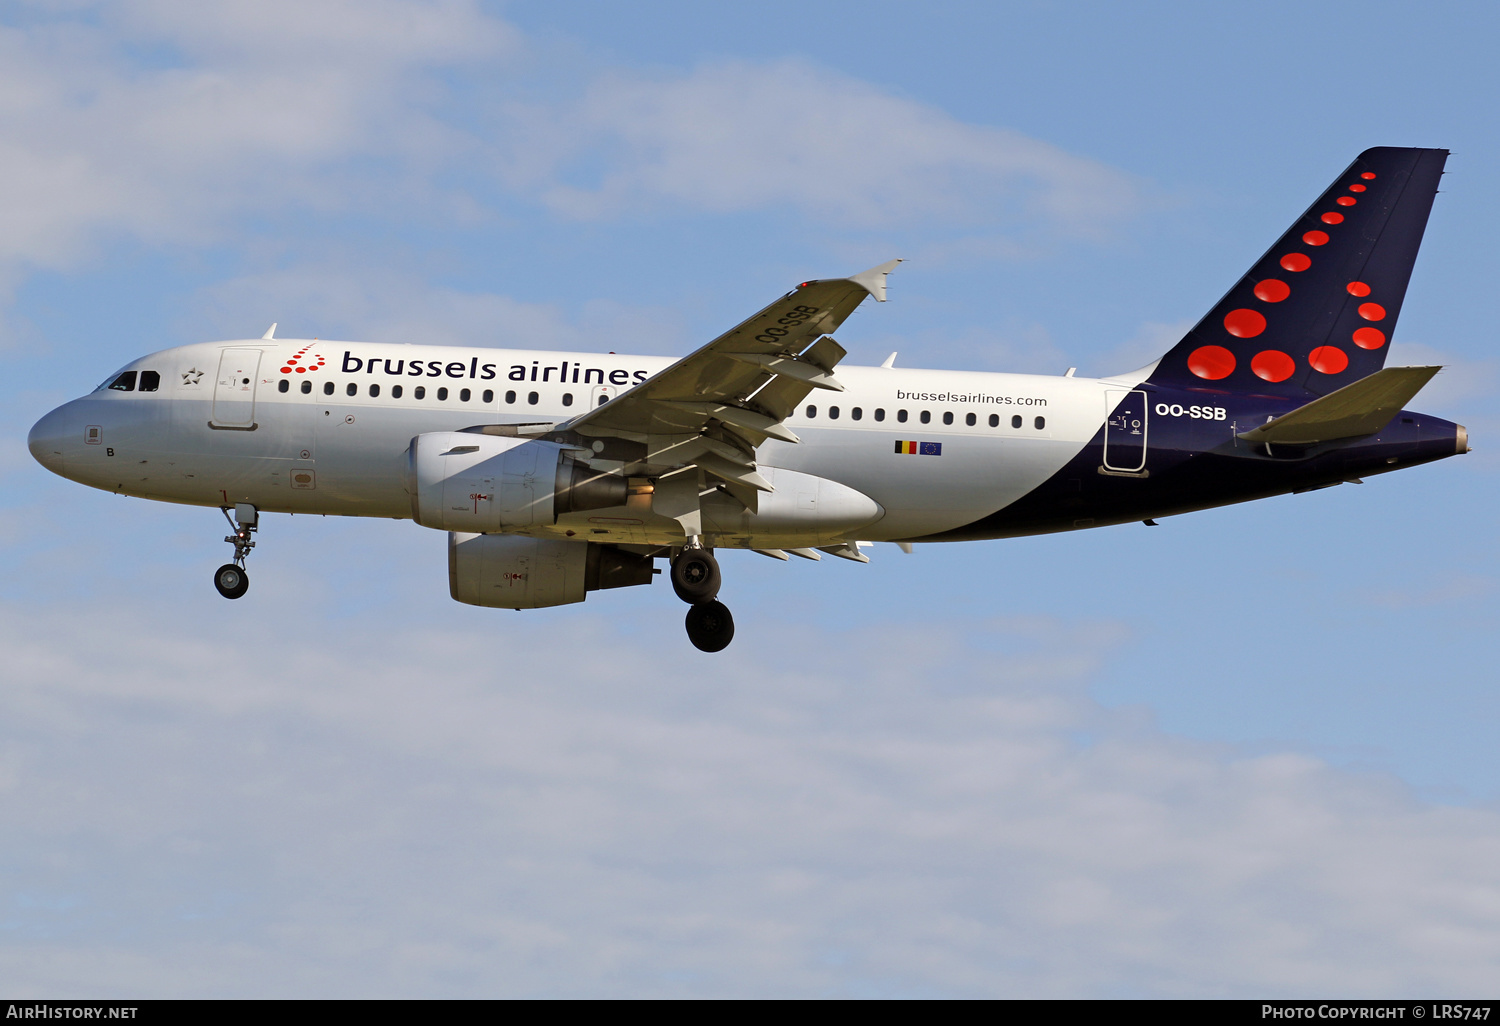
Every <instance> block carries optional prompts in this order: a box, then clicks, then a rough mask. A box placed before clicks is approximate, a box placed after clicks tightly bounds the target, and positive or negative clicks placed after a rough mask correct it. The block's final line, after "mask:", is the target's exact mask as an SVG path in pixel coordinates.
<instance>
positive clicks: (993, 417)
mask: <svg viewBox="0 0 1500 1026" xmlns="http://www.w3.org/2000/svg"><path fill="white" fill-rule="evenodd" d="M999 426H1000V414H998V413H992V414H990V427H999Z"/></svg>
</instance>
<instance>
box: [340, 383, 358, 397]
mask: <svg viewBox="0 0 1500 1026" xmlns="http://www.w3.org/2000/svg"><path fill="white" fill-rule="evenodd" d="M344 394H345V395H359V386H358V385H356V384H355V383H354V382H352V381H351V382H349V384H347V385H345V386H344Z"/></svg>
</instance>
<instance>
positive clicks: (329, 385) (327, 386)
mask: <svg viewBox="0 0 1500 1026" xmlns="http://www.w3.org/2000/svg"><path fill="white" fill-rule="evenodd" d="M323 394H324V395H333V382H332V381H325V382H323Z"/></svg>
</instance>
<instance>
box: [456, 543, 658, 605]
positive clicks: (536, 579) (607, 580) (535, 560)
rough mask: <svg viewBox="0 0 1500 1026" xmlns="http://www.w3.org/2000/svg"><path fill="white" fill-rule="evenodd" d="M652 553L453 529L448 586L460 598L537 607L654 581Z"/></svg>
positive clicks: (481, 602) (480, 602)
mask: <svg viewBox="0 0 1500 1026" xmlns="http://www.w3.org/2000/svg"><path fill="white" fill-rule="evenodd" d="M654 574H655V569H654V568H653V567H652V565H651V557H650V556H643V555H638V554H637V553H634V552H627V551H625V550H624V549H620V548H617V547H615V546H613V545H596V544H594V543H593V542H582V541H562V540H561V539H556V538H527V537H524V536H521V535H514V534H467V533H460V532H452V533H450V534H449V535H448V591H449V593H450V594H451V595H452V596H453V597H454V598H455V599H457V600H458V601H459V602H466V603H468V604H469V605H471V606H496V607H499V608H501V609H538V608H541V607H543V606H562V605H567V604H568V603H570V602H582V601H583V600H584V597H585V596H586V594H587V593H588V592H591V591H599V590H601V589H605V588H628V587H631V586H633V585H639V584H650V583H651V580H652V577H653V575H654Z"/></svg>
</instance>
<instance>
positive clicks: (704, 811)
mask: <svg viewBox="0 0 1500 1026" xmlns="http://www.w3.org/2000/svg"><path fill="white" fill-rule="evenodd" d="M818 570H819V568H813V569H812V570H809V571H807V572H809V573H814V572H818ZM278 573H285V571H278ZM304 573H305V575H306V576H305V580H303V581H301V582H300V583H301V586H299V582H298V581H297V580H295V579H285V580H282V581H280V582H277V581H274V580H272V581H270V582H267V581H261V582H260V583H259V585H258V586H260V587H263V588H264V587H271V588H276V589H277V590H278V591H279V592H280V593H282V594H286V595H291V596H295V597H294V598H292V599H291V600H290V601H287V602H284V603H269V602H264V601H262V602H259V603H258V604H249V603H247V604H246V605H244V606H242V607H240V608H234V609H227V608H225V606H227V604H211V605H207V606H204V607H203V608H201V609H191V610H189V609H177V608H173V609H170V610H169V609H167V608H165V607H163V608H154V607H153V608H148V607H147V604H145V603H141V602H137V603H135V604H134V606H133V607H125V606H121V605H119V604H117V603H109V604H94V603H89V604H84V605H82V606H78V605H75V606H74V608H72V609H70V610H69V611H68V613H67V614H66V615H63V614H59V613H53V612H36V611H34V610H28V609H23V608H19V607H17V606H14V605H12V606H10V607H8V608H7V609H6V610H5V615H4V617H3V618H0V644H3V645H4V648H5V651H6V653H7V667H6V671H5V681H6V684H5V687H4V689H3V690H0V736H3V738H4V746H3V751H4V753H5V754H4V758H3V760H0V815H3V818H4V822H5V823H6V824H7V828H6V831H5V835H6V840H5V854H6V860H7V867H8V872H7V880H8V888H9V889H8V893H7V895H6V899H5V900H6V902H7V904H6V905H5V906H3V910H0V920H3V921H4V922H5V925H6V930H5V931H3V932H0V966H3V976H4V977H5V978H6V979H7V980H8V981H10V982H11V984H12V987H13V989H17V990H26V991H36V992H46V993H53V994H64V995H67V994H78V993H84V992H98V991H100V990H108V991H110V992H112V993H120V994H133V993H149V994H155V995H163V996H171V995H206V994H324V995H351V994H360V995H371V996H374V995H486V994H488V995H520V994H554V995H562V994H569V995H602V994H636V995H656V994H679V995H692V994H699V995H732V994H740V995H838V994H976V995H1069V996H1091V995H1111V994H1120V993H1134V994H1148V995H1164V996H1196V995H1210V996H1214V995H1226V994H1236V995H1244V994H1257V995H1260V994H1268V993H1269V994H1279V995H1309V994H1325V993H1329V992H1334V993H1341V994H1349V995H1398V994H1410V993H1417V992H1423V993H1427V992H1432V993H1462V992H1471V991H1475V990H1482V989H1483V987H1484V986H1486V985H1488V983H1489V981H1490V979H1491V977H1492V973H1493V966H1494V964H1495V961H1496V959H1497V957H1500V870H1497V869H1496V867H1497V865H1500V816H1497V815H1496V814H1495V813H1494V812H1492V811H1484V810H1474V809H1455V808H1443V807H1435V806H1431V805H1424V804H1422V803H1420V802H1418V801H1416V800H1415V799H1414V798H1413V797H1412V796H1411V794H1410V793H1409V792H1408V791H1407V790H1406V789H1404V788H1403V787H1401V786H1400V785H1398V784H1396V783H1395V782H1393V781H1390V780H1386V779H1382V778H1377V777H1368V776H1357V775H1353V774H1351V773H1348V772H1344V771H1339V770H1335V769H1332V768H1330V767H1329V766H1327V765H1326V764H1324V763H1321V762H1319V761H1318V760H1316V759H1312V758H1309V757H1305V756H1300V755H1290V754H1272V755H1267V756H1262V757H1254V758H1250V757H1242V756H1238V755H1236V754H1235V753H1234V752H1233V751H1230V750H1227V749H1217V748H1213V747H1209V746H1206V745H1201V744H1194V743H1188V742H1185V741H1182V740H1179V739H1175V738H1172V737H1170V736H1166V735H1164V734H1162V733H1160V732H1159V731H1157V730H1156V729H1154V728H1153V727H1152V726H1151V725H1150V723H1149V722H1148V721H1146V720H1145V719H1144V718H1143V716H1142V715H1141V714H1140V713H1139V712H1138V711H1129V710H1126V711H1120V712H1110V711H1107V710H1104V709H1103V708H1101V707H1100V706H1098V705H1097V704H1095V703H1094V702H1093V701H1091V700H1090V699H1088V698H1087V697H1086V696H1085V693H1084V688H1085V686H1086V684H1087V682H1088V680H1089V678H1090V677H1091V675H1092V674H1093V673H1094V672H1095V671H1096V669H1097V667H1098V666H1099V664H1100V662H1101V660H1103V659H1106V658H1108V654H1109V651H1110V649H1111V647H1112V646H1113V645H1114V644H1116V643H1117V642H1118V640H1119V639H1120V638H1121V633H1120V629H1119V628H1118V627H1115V626H1113V625H1110V624H1087V623H1084V624H1076V625H1069V624H1063V623H1058V622H1055V621H1050V620H1046V619H1042V618H1036V619H1029V620H1014V621H974V622H966V623H959V624H950V625H948V626H941V625H937V624H931V623H929V624H912V623H903V625H902V629H901V630H892V629H889V626H887V625H880V626H877V627H875V628H872V629H870V630H867V631H863V632H859V633H856V634H850V635H841V636H838V637H835V638H831V639H830V638H828V637H826V636H814V635H813V634H812V633H811V632H810V631H808V630H806V629H804V628H801V627H798V626H797V625H795V624H792V623H774V622H771V623H767V622H759V623H757V622H755V619H754V618H753V617H750V616H744V615H743V614H742V619H743V620H744V622H743V623H742V626H741V632H742V636H741V638H740V639H739V640H738V641H737V642H736V648H735V649H731V651H730V652H729V653H728V656H727V657H723V658H710V657H705V656H700V655H698V654H696V653H692V652H691V651H688V650H687V649H686V646H685V644H684V643H683V642H682V641H681V639H680V638H678V637H677V636H676V633H677V632H676V630H675V624H674V625H671V627H670V628H668V629H658V627H656V626H654V625H652V624H651V623H650V622H648V621H646V620H645V619H644V618H638V616H639V614H631V613H629V612H628V609H629V608H630V606H631V596H629V595H626V594H621V593H616V594H613V595H608V596H597V595H596V596H594V597H593V598H592V599H591V600H590V605H589V606H587V607H584V608H583V609H570V610H567V611H565V615H548V614H545V613H543V614H539V615H527V614H513V613H486V612H483V611H474V610H468V609H464V608H460V607H456V606H446V607H443V608H442V612H441V613H440V617H439V618H440V620H441V622H442V624H443V626H441V627H437V626H431V625H430V624H431V622H434V618H432V617H431V615H430V614H423V613H420V612H418V613H417V614H416V615H417V620H416V621H415V622H412V623H411V624H410V625H409V626H406V627H395V626H393V625H392V624H391V623H390V622H389V620H388V619H387V618H384V617H377V618H375V619H374V621H373V622H372V623H371V626H370V628H369V629H366V628H364V627H362V626H361V623H360V619H359V618H356V619H353V620H347V621H338V620H333V619H329V618H328V617H327V616H326V615H325V614H322V613H320V610H321V609H324V608H326V607H325V605H324V602H325V600H324V598H323V597H322V595H323V591H324V590H325V589H326V585H324V584H322V583H321V581H320V579H319V577H318V574H317V572H316V570H315V569H314V568H307V569H306V570H305V571H304ZM437 576H439V577H440V576H441V574H440V573H439V574H437ZM439 588H440V585H437V586H434V588H433V589H431V591H432V594H431V595H428V594H427V592H425V591H422V592H420V593H419V594H413V593H412V592H410V591H407V592H406V593H405V594H404V602H403V604H404V607H406V608H414V609H423V608H430V607H428V606H427V601H428V600H429V599H430V600H433V601H439V602H440V601H443V600H442V599H441V597H440V596H439V594H438V589H439ZM252 600H253V596H252ZM652 601H655V596H654V595H653V596H650V597H649V600H648V603H647V604H648V605H650V603H651V602H652ZM666 602H667V604H666V605H665V606H663V608H662V609H661V610H655V611H654V613H659V612H662V611H664V610H665V611H675V607H674V606H673V605H671V603H670V600H666ZM654 613H653V617H654ZM622 615H623V619H621V617H622ZM606 616H609V617H613V618H615V621H616V622H615V623H614V624H612V623H611V620H610V619H606ZM673 619H675V618H673ZM82 625H87V626H86V627H84V626H82ZM252 639H253V640H252ZM768 639H775V641H774V644H770V643H768Z"/></svg>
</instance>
